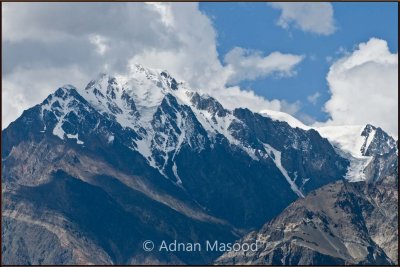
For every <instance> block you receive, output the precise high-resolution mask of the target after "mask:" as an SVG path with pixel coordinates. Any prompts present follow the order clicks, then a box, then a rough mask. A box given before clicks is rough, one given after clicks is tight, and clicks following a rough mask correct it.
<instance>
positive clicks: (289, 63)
mask: <svg viewBox="0 0 400 267" xmlns="http://www.w3.org/2000/svg"><path fill="white" fill-rule="evenodd" d="M303 58H304V56H299V55H292V54H282V53H280V52H273V53H271V54H269V55H268V56H265V57H264V56H263V55H262V54H261V52H259V51H250V50H246V49H243V48H240V47H235V48H233V49H232V50H231V51H229V52H228V53H227V54H226V55H225V59H224V61H225V63H226V64H227V68H228V69H229V77H228V83H233V84H235V83H237V82H239V81H242V80H254V79H256V78H259V77H263V76H268V75H271V74H274V73H275V74H278V75H282V76H291V75H293V74H294V73H295V72H294V67H295V66H296V65H297V64H299V63H300V62H301V61H302V60H303Z"/></svg>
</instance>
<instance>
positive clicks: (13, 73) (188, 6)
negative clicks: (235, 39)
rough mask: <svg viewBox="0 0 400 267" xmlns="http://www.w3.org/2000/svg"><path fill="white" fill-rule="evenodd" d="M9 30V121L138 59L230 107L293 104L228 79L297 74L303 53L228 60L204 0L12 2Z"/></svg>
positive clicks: (5, 17) (5, 24)
mask: <svg viewBox="0 0 400 267" xmlns="http://www.w3.org/2000/svg"><path fill="white" fill-rule="evenodd" d="M2 30H3V41H2V44H3V57H2V60H3V80H2V84H3V99H4V100H3V110H2V111H3V115H2V116H3V125H2V127H3V128H4V127H6V126H7V125H8V123H9V122H10V121H12V120H14V119H16V118H17V117H18V116H20V114H21V113H22V110H25V109H27V108H29V107H31V106H33V105H35V104H37V103H39V102H40V101H41V100H42V99H43V98H44V97H46V95H48V94H49V93H51V92H52V91H54V89H55V88H57V87H58V86H60V85H63V84H65V83H69V84H73V85H75V86H84V85H85V83H86V82H88V81H89V80H90V79H91V78H93V77H96V75H97V74H98V73H99V72H104V71H105V72H109V73H111V74H121V73H125V72H126V71H127V69H128V67H129V65H130V64H133V63H140V64H142V65H144V66H148V67H153V68H160V69H166V70H168V71H169V72H170V73H171V74H172V75H174V76H176V77H177V78H178V79H181V80H185V81H187V82H188V83H189V84H190V85H191V86H192V87H193V88H194V89H196V90H199V91H201V92H205V93H208V94H210V95H212V96H214V97H216V98H217V99H219V100H220V101H221V102H222V103H223V104H225V105H227V106H229V107H237V106H244V107H247V108H250V109H252V110H255V111H258V110H259V109H262V108H264V109H275V110H285V111H289V112H290V111H291V110H293V107H292V106H291V104H290V103H288V104H287V103H283V102H282V103H281V102H280V101H278V100H267V99H265V98H263V97H260V96H257V95H256V94H254V92H252V91H244V90H242V89H240V88H239V87H237V86H233V87H231V88H227V86H226V84H227V83H228V81H230V82H231V85H234V84H232V81H236V82H239V81H240V80H241V79H253V78H254V77H260V76H265V75H266V74H269V73H274V72H281V73H285V74H291V73H293V72H292V71H293V69H292V67H291V66H294V65H296V64H297V63H294V62H296V60H298V58H297V56H296V55H290V54H281V53H279V52H275V53H272V54H271V55H269V56H267V57H263V56H261V55H260V54H251V53H250V54H246V55H239V56H241V57H242V58H243V59H245V60H247V62H248V66H247V67H246V66H243V65H241V64H239V63H238V62H237V61H235V60H234V59H232V58H234V57H232V55H233V53H234V52H232V53H230V56H228V57H227V58H228V62H230V63H228V65H226V66H225V65H223V64H222V63H221V62H220V60H219V59H218V56H219V55H218V52H217V49H216V46H217V45H216V44H217V41H216V36H217V33H216V32H215V29H214V28H213V26H212V23H211V21H210V19H209V18H208V17H207V16H206V15H204V14H203V13H202V12H200V10H199V8H198V4H197V3H179V4H175V3H6V4H4V5H3V9H2ZM230 57H232V58H231V59H229V58H230ZM285 59H287V60H288V61H289V62H284V61H285ZM251 63H254V64H251ZM247 68H248V69H249V70H247ZM274 68H275V69H274ZM241 72H244V73H245V74H241Z"/></svg>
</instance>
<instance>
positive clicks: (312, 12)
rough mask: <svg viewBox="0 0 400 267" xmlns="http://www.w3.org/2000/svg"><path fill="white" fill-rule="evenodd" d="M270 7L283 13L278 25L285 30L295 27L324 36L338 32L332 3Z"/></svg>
mask: <svg viewBox="0 0 400 267" xmlns="http://www.w3.org/2000/svg"><path fill="white" fill-rule="evenodd" d="M269 5H270V6H272V7H274V8H276V9H280V10H281V11H282V13H281V16H280V17H279V20H278V22H277V24H278V25H279V26H281V27H282V28H284V29H288V28H290V27H291V26H294V27H295V28H299V29H301V30H303V31H305V32H312V33H316V34H322V35H330V34H332V33H334V32H335V30H336V27H335V22H334V18H333V7H332V4H330V3H296V2H289V3H269Z"/></svg>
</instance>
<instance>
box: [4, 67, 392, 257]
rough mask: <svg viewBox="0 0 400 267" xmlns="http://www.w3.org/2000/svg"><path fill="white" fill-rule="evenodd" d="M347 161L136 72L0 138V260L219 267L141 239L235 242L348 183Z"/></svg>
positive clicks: (302, 134) (305, 133)
mask: <svg viewBox="0 0 400 267" xmlns="http://www.w3.org/2000/svg"><path fill="white" fill-rule="evenodd" d="M375 135H376V134H375ZM377 146H378V147H379V144H378V145H377ZM366 151H370V150H369V148H366ZM371 151H372V150H371ZM341 152H342V151H341V150H340V151H339V150H338V149H337V147H334V146H332V144H331V143H330V142H329V141H328V140H327V139H326V138H323V137H321V135H320V134H319V133H318V131H316V130H314V129H302V128H298V127H297V128H293V127H291V126H290V124H289V123H288V122H285V121H278V120H275V119H273V118H270V117H268V116H265V115H262V114H258V113H253V112H251V111H249V110H247V109H234V110H228V109H225V108H224V107H223V106H222V105H221V104H220V103H219V102H218V101H217V100H216V99H214V98H212V97H210V96H207V95H200V94H199V93H197V92H196V91H195V90H192V89H191V88H189V87H188V86H187V85H186V84H185V83H184V82H180V81H177V80H176V79H174V78H173V77H171V75H170V74H168V73H167V72H166V71H159V70H151V69H147V68H144V67H142V66H140V65H137V66H136V67H135V68H134V69H133V70H132V71H131V73H129V75H127V76H126V77H111V76H109V75H106V74H102V75H100V76H99V77H98V78H97V79H95V80H93V81H91V82H90V83H89V84H88V85H87V86H86V88H75V87H73V86H70V85H67V86H64V87H61V88H59V89H57V90H56V91H55V92H54V93H53V94H51V95H49V96H48V97H47V98H46V99H45V100H44V101H43V102H42V103H40V104H38V105H36V106H34V107H32V108H30V109H28V110H26V111H25V112H24V113H23V114H22V116H21V117H19V118H18V119H17V120H16V121H14V122H13V123H11V124H10V125H9V126H8V127H7V128H6V129H5V130H3V131H2V190H3V191H2V197H3V199H2V200H3V201H2V219H3V224H2V237H3V243H2V252H3V253H2V254H3V263H5V264H56V263H57V264H89V263H91V264H159V263H161V264H204V263H211V262H213V260H214V259H215V258H217V257H218V256H220V253H219V252H211V253H210V252H205V251H197V252H193V253H183V252H173V253H171V252H170V253H166V252H162V253H161V252H155V251H153V252H151V253H149V252H145V251H143V248H142V243H143V241H144V240H153V241H155V242H159V241H161V240H167V241H168V240H169V241H172V240H179V241H182V242H203V241H205V240H219V241H221V242H231V241H234V240H236V239H238V238H240V237H241V236H243V234H244V233H246V232H249V231H251V230H253V229H258V228H259V227H261V226H262V225H263V224H264V223H265V222H266V221H268V220H270V219H272V218H274V217H275V216H277V215H278V214H279V213H280V212H282V210H284V209H285V208H286V207H287V206H288V205H289V204H290V203H292V202H293V201H295V200H296V199H298V198H303V197H304V196H306V195H307V194H308V193H309V192H311V191H312V190H315V189H317V188H319V187H321V186H324V185H326V184H329V183H332V182H335V181H338V180H341V179H343V178H346V174H348V167H349V166H351V160H349V159H348V158H347V157H346V155H345V154H343V153H341ZM370 153H372V152H370ZM396 153H397V152H396ZM385 155H386V154H385ZM396 155H397V154H396ZM376 158H377V157H376ZM396 159H397V157H396ZM386 162H387V160H386V158H382V159H381V160H377V162H376V163H374V164H375V165H374V166H378V165H379V166H381V165H382V164H383V165H384V164H386ZM396 162H397V161H396ZM382 168H383V167H382ZM390 168H391V167H390V166H389V165H388V167H387V169H390ZM384 169H385V168H384ZM370 172H371V173H374V175H375V173H377V172H378V173H381V172H382V169H381V167H373V168H372V167H371V168H370ZM377 180H380V179H377ZM50 248H51V249H50Z"/></svg>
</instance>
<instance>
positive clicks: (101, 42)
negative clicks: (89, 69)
mask: <svg viewBox="0 0 400 267" xmlns="http://www.w3.org/2000/svg"><path fill="white" fill-rule="evenodd" d="M89 41H90V43H92V44H93V45H95V47H96V51H97V53H99V54H100V55H104V53H105V52H107V50H108V49H109V47H108V45H107V39H106V38H104V37H103V36H101V35H99V34H93V35H90V36H89Z"/></svg>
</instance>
